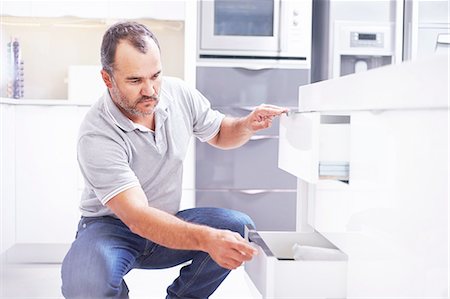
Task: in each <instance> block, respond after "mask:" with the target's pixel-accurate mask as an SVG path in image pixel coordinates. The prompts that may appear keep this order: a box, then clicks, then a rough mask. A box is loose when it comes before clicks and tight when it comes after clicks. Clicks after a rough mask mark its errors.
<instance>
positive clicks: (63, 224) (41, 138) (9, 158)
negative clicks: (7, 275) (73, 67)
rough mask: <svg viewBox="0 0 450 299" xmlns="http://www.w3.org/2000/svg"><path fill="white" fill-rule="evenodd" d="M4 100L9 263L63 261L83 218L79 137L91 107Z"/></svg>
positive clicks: (4, 211)
mask: <svg viewBox="0 0 450 299" xmlns="http://www.w3.org/2000/svg"><path fill="white" fill-rule="evenodd" d="M1 101H2V102H1V104H0V105H1V113H2V118H1V120H2V136H1V138H2V144H1V148H2V151H1V153H2V155H1V156H2V157H1V158H2V165H1V182H2V188H1V194H2V196H1V207H2V209H1V213H2V227H1V236H2V248H1V253H2V255H4V256H6V260H7V261H8V262H60V261H61V260H62V258H63V256H64V254H65V252H66V251H67V249H68V247H69V246H70V243H71V242H72V241H73V240H74V238H75V231H76V226H77V223H78V221H79V217H80V213H79V209H78V206H79V196H78V192H77V191H78V189H79V184H78V181H79V179H78V165H77V161H76V138H77V135H78V128H79V125H80V121H81V117H82V115H83V114H84V113H85V112H86V111H87V109H88V107H87V106H77V105H74V104H71V103H68V102H58V101H52V100H42V101H39V100H31V101H29V100H20V101H18V100H11V99H1Z"/></svg>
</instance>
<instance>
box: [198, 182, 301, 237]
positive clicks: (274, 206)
mask: <svg viewBox="0 0 450 299" xmlns="http://www.w3.org/2000/svg"><path fill="white" fill-rule="evenodd" d="M296 196H297V195H296V191H295V190H293V191H267V190H236V191H234V190H233V191H230V190H197V191H196V202H197V207H219V208H226V209H232V210H237V211H241V212H243V213H245V214H247V215H249V216H250V217H251V218H252V220H253V221H254V222H255V224H256V228H257V229H258V230H263V231H264V230H268V231H295V225H296Z"/></svg>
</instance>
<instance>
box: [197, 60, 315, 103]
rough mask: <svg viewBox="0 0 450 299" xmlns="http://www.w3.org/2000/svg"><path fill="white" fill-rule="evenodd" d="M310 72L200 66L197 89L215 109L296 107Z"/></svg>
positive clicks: (198, 68)
mask: <svg viewBox="0 0 450 299" xmlns="http://www.w3.org/2000/svg"><path fill="white" fill-rule="evenodd" d="M308 82H309V70H295V69H262V70H249V69H244V68H224V67H197V89H198V90H200V92H202V93H203V95H205V96H206V97H207V98H208V99H209V101H210V102H211V104H212V105H213V106H251V105H259V104H262V103H267V104H273V105H279V106H291V107H294V106H297V102H298V87H299V86H301V85H305V84H308Z"/></svg>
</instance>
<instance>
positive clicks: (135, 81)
mask: <svg viewBox="0 0 450 299" xmlns="http://www.w3.org/2000/svg"><path fill="white" fill-rule="evenodd" d="M129 82H130V83H133V84H136V83H139V82H140V80H139V79H134V80H129Z"/></svg>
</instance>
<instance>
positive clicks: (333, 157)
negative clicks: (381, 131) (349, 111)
mask: <svg viewBox="0 0 450 299" xmlns="http://www.w3.org/2000/svg"><path fill="white" fill-rule="evenodd" d="M278 167H279V168H281V169H283V170H285V171H287V172H289V173H290V174H293V175H295V176H297V177H298V178H300V179H303V180H305V181H307V182H309V183H317V181H318V180H320V179H331V180H338V181H343V182H347V183H348V181H349V178H350V116H348V115H321V114H320V113H317V112H307V113H305V112H294V113H290V115H289V116H285V115H283V116H282V117H281V120H280V137H279V152H278Z"/></svg>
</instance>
